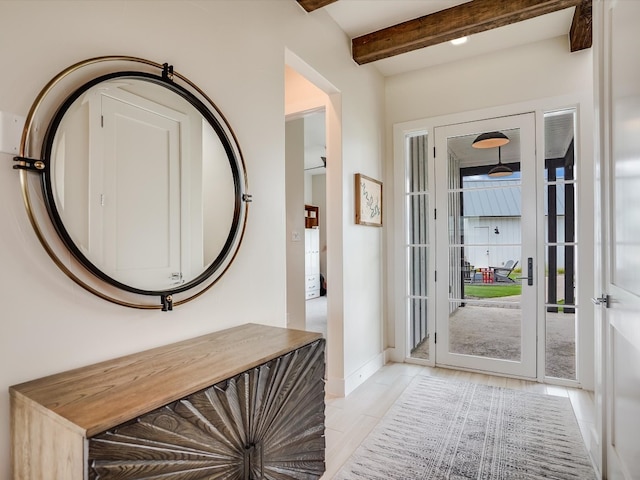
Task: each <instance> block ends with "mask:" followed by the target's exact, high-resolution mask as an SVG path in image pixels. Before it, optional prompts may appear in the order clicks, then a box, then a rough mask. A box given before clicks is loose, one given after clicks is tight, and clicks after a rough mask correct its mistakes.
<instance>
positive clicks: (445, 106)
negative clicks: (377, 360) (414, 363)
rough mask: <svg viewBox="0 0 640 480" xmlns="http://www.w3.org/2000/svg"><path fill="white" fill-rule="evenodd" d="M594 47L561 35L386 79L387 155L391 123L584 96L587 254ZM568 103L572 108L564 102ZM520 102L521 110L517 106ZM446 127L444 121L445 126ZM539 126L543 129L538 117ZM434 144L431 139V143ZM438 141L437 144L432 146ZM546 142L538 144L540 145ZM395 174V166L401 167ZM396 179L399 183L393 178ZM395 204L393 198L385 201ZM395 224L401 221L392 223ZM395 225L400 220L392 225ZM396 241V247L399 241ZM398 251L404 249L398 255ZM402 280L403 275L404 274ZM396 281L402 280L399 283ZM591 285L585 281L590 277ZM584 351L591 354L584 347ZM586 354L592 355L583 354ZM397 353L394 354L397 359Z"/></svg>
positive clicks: (476, 115) (392, 312) (390, 171)
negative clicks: (573, 48)
mask: <svg viewBox="0 0 640 480" xmlns="http://www.w3.org/2000/svg"><path fill="white" fill-rule="evenodd" d="M592 91H593V81H592V52H591V50H583V51H580V52H576V53H570V51H569V45H568V38H567V37H564V36H563V37H557V38H554V39H550V40H545V41H541V42H537V43H534V44H530V45H524V46H520V47H515V48H510V49H506V50H503V51H499V52H495V53H492V54H487V55H483V56H480V57H476V58H471V59H468V60H463V61H459V62H453V63H449V64H444V65H439V66H435V67H432V68H429V69H424V70H419V71H416V72H409V73H406V74H401V75H396V76H393V77H390V78H387V80H386V88H385V92H386V99H385V101H386V122H387V139H388V142H387V158H389V159H393V139H392V135H393V125H394V124H397V123H402V122H409V121H414V120H420V119H433V118H436V117H439V118H442V119H445V120H448V121H450V122H452V123H457V122H463V121H468V120H476V119H480V118H483V117H482V115H483V114H484V113H485V112H487V111H488V113H487V115H488V116H491V115H505V114H508V113H506V112H509V113H522V111H518V108H519V106H521V105H525V108H527V109H528V110H524V111H532V110H535V109H536V108H540V109H545V108H559V107H564V106H572V105H573V104H575V103H576V102H578V101H580V102H581V104H580V110H579V112H578V156H579V161H580V162H582V163H581V167H580V179H579V181H580V182H581V190H580V191H579V192H578V202H579V204H581V205H582V208H583V212H584V213H585V214H584V215H583V216H582V217H581V218H580V219H579V220H578V225H579V227H578V228H579V229H580V230H579V232H578V235H579V238H580V239H581V242H582V246H583V248H585V252H591V251H592V250H593V216H592V215H591V213H590V212H591V205H592V203H593V164H592V159H593V145H592V143H593V142H592V138H593V136H592V134H593V121H592V118H591V117H592V97H593V95H592ZM563 101H567V102H569V104H570V105H564V104H563V103H562V102H563ZM516 107H518V108H516ZM445 124H446V123H445ZM536 128H538V129H541V128H543V124H542V122H541V121H539V122H538V123H537V125H536ZM430 143H431V141H430ZM430 146H432V143H431V145H430ZM540 147H541V146H540V145H538V148H540ZM394 168H395V166H394V163H393V161H392V160H390V161H389V162H387V164H386V166H385V169H386V178H387V182H386V184H385V188H386V192H385V198H386V201H385V204H386V205H385V206H386V208H387V211H391V210H392V209H394V210H393V211H394V212H396V214H397V215H396V217H395V218H389V217H387V218H388V219H389V221H388V222H387V227H386V228H387V233H388V235H389V236H388V237H387V238H388V241H389V244H390V245H391V248H390V249H389V257H388V259H387V266H388V268H389V275H388V278H389V284H388V288H387V292H388V295H389V298H388V310H387V311H388V314H387V316H388V318H389V324H388V325H387V329H388V332H389V345H391V346H393V345H396V346H401V343H402V342H401V340H400V339H399V338H396V337H397V336H398V335H400V332H401V331H402V328H398V327H399V325H400V323H399V322H402V321H403V319H402V317H401V315H399V314H398V312H399V311H401V307H400V306H399V305H398V303H397V302H398V301H402V294H401V293H394V288H395V287H396V285H394V282H393V280H392V279H394V278H395V279H397V278H399V277H398V276H397V275H396V276H395V277H394V275H393V272H394V268H395V265H398V264H400V263H401V262H403V257H402V247H401V246H399V245H400V243H401V242H400V240H399V235H398V236H395V238H394V237H393V234H394V232H399V231H400V230H398V229H399V228H401V224H399V222H401V221H402V217H401V216H398V215H399V212H401V211H402V210H401V209H400V208H399V207H398V206H397V205H396V204H395V203H394V202H395V201H397V198H396V197H395V196H394V193H393V189H394V186H395V185H399V184H401V183H400V182H399V181H398V179H396V178H394ZM396 171H397V170H396ZM392 179H393V180H392ZM387 202H389V203H387ZM394 221H395V222H394ZM392 222H394V223H392ZM394 245H395V246H394ZM398 252H400V253H398ZM581 274H582V278H584V279H589V278H592V274H593V265H592V264H591V263H590V262H584V264H581ZM400 278H401V277H400ZM395 283H396V284H397V283H398V281H397V280H396V281H395ZM585 283H586V282H585ZM590 290H591V289H590V285H587V286H585V288H584V289H582V296H581V297H580V298H578V302H579V303H580V304H581V305H583V306H584V307H585V308H583V309H582V310H581V322H582V323H581V341H582V342H583V345H585V346H586V347H587V348H586V349H583V355H582V357H581V360H580V361H581V364H580V368H581V370H582V372H583V378H582V380H583V385H586V386H587V387H589V386H591V385H592V384H593V380H592V379H593V357H592V348H591V346H592V345H593V311H592V309H591V308H590V301H589V296H590V295H591V293H592V292H591V291H590ZM585 350H586V352H585ZM585 353H586V354H585ZM394 358H395V357H394Z"/></svg>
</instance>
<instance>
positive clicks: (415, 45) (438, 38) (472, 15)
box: [298, 0, 591, 65]
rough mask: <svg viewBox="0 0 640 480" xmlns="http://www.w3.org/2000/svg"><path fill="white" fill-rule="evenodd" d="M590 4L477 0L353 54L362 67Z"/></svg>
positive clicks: (375, 36)
mask: <svg viewBox="0 0 640 480" xmlns="http://www.w3.org/2000/svg"><path fill="white" fill-rule="evenodd" d="M298 1H300V0H298ZM586 3H589V4H590V3H591V0H588V1H584V0H509V1H505V0H473V1H471V2H467V3H463V4H461V5H458V6H455V7H451V8H448V9H446V10H441V11H438V12H435V13H432V14H430V15H426V16H424V17H420V18H416V19H413V20H409V21H406V22H403V23H399V24H398V25H394V26H391V27H387V28H384V29H382V30H378V31H376V32H372V33H369V34H366V35H362V36H360V37H357V38H354V39H353V40H352V41H351V43H352V55H353V59H354V60H355V61H356V63H358V64H360V65H362V64H365V63H370V62H375V61H376V60H382V59H383V58H388V57H392V56H395V55H399V54H401V53H406V52H410V51H413V50H417V49H420V48H424V47H429V46H431V45H437V44H439V43H444V42H448V41H450V40H454V39H456V38H460V37H465V36H468V35H473V34H474V33H480V32H484V31H487V30H491V29H493V28H498V27H503V26H505V25H510V24H512V23H516V22H521V21H523V20H528V19H530V18H534V17H538V16H540V15H545V14H547V13H552V12H555V11H558V10H563V9H565V8H570V7H575V6H582V5H583V4H586ZM589 9H590V6H589ZM585 10H586V9H585Z"/></svg>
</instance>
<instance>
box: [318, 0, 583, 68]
mask: <svg viewBox="0 0 640 480" xmlns="http://www.w3.org/2000/svg"><path fill="white" fill-rule="evenodd" d="M505 1H508V0H505ZM463 3H467V2H466V1H460V0H338V1H337V2H334V3H332V4H329V5H327V6H326V7H324V9H325V10H326V11H327V12H328V13H329V15H330V16H331V17H332V18H333V19H334V20H335V22H336V23H337V24H338V25H339V26H340V28H342V30H344V31H345V32H346V34H347V35H348V36H349V38H355V37H358V36H361V35H364V34H367V33H371V32H373V31H376V30H380V29H381V28H384V27H389V26H392V25H396V24H398V23H401V22H404V21H406V20H411V19H414V18H418V17H421V16H424V15H429V14H431V13H434V12H437V11H439V10H444V9H446V8H451V7H454V6H456V5H460V4H463ZM574 10H575V8H574V7H571V8H567V9H564V10H560V11H558V12H554V13H550V14H548V15H543V16H540V17H536V18H533V19H531V20H525V21H523V22H518V23H515V24H512V25H508V26H505V27H500V28H496V29H493V30H489V31H486V32H482V33H477V34H475V35H472V36H470V37H469V40H468V41H467V43H465V44H464V45H460V46H454V45H451V44H450V43H449V42H447V43H443V44H439V45H434V46H432V47H427V48H423V49H420V50H416V51H413V52H408V53H404V54H402V55H396V56H395V57H391V58H386V59H383V60H378V61H376V62H373V65H374V66H375V67H376V68H377V69H378V70H379V71H380V73H382V74H383V75H384V76H391V75H397V74H401V73H404V72H409V71H412V70H419V69H422V68H427V67H431V66H435V65H440V64H443V63H448V62H454V61H457V60H462V59H465V58H469V57H473V56H477V55H483V54H486V53H490V52H495V51H498V50H502V49H505V48H511V47H515V46H517V45H524V44H527V43H533V42H538V41H541V40H545V39H548V38H554V37H558V36H560V35H567V34H568V33H569V29H570V27H571V21H572V19H573V12H574ZM567 48H569V46H568V45H567Z"/></svg>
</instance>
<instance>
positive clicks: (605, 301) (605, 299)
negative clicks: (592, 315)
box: [591, 293, 611, 308]
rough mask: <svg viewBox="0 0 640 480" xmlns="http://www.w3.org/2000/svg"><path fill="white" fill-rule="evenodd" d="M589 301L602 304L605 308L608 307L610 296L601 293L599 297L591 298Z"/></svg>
mask: <svg viewBox="0 0 640 480" xmlns="http://www.w3.org/2000/svg"><path fill="white" fill-rule="evenodd" d="M591 301H592V302H593V304H594V305H604V307H605V308H609V307H610V306H611V296H610V295H605V294H604V293H603V294H602V296H601V297H598V298H592V299H591Z"/></svg>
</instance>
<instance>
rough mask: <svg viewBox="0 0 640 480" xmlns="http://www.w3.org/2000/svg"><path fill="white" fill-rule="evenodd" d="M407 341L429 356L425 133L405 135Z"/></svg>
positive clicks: (411, 352) (412, 348) (413, 353)
mask: <svg viewBox="0 0 640 480" xmlns="http://www.w3.org/2000/svg"><path fill="white" fill-rule="evenodd" d="M406 142H407V143H406V151H407V191H406V195H407V224H408V229H407V266H408V268H407V271H408V275H409V278H408V285H409V292H408V294H409V295H408V304H407V312H408V313H407V314H408V329H407V331H408V339H407V341H408V344H409V355H410V356H411V357H413V358H420V359H425V360H428V359H429V329H428V320H429V315H428V310H427V307H428V305H429V288H428V287H429V279H430V278H432V275H430V274H429V267H430V265H429V247H430V245H429V204H430V194H429V189H428V168H427V167H428V164H427V151H428V150H427V147H428V142H427V135H426V134H424V135H414V136H408V137H407V138H406Z"/></svg>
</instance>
